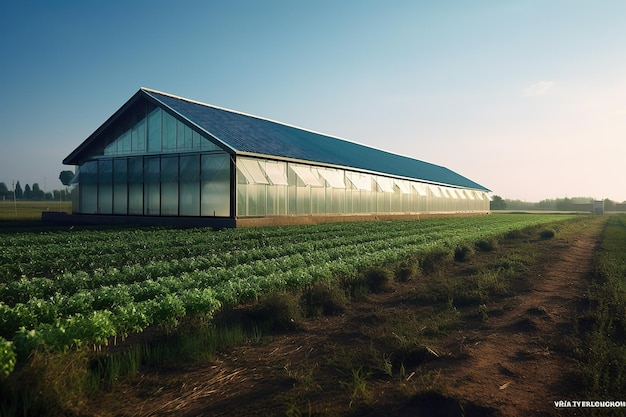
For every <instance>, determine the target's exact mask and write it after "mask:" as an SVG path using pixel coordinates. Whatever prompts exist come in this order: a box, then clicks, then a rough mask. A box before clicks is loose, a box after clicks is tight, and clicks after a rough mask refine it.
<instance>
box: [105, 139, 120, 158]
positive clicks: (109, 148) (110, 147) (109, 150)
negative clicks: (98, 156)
mask: <svg viewBox="0 0 626 417" xmlns="http://www.w3.org/2000/svg"><path fill="white" fill-rule="evenodd" d="M104 154H105V155H107V156H108V155H115V154H117V139H113V140H112V141H111V143H109V144H107V145H106V146H105V147H104Z"/></svg>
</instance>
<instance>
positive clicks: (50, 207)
mask: <svg viewBox="0 0 626 417" xmlns="http://www.w3.org/2000/svg"><path fill="white" fill-rule="evenodd" d="M44 211H62V212H66V213H71V212H72V202H71V201H16V202H13V201H0V222H2V221H16V220H41V213H42V212H44Z"/></svg>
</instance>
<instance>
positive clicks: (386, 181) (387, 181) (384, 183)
mask: <svg viewBox="0 0 626 417" xmlns="http://www.w3.org/2000/svg"><path fill="white" fill-rule="evenodd" d="M374 181H376V184H378V186H379V187H380V190H381V191H382V192H384V193H393V192H395V190H394V189H393V180H392V179H391V178H387V177H379V176H374Z"/></svg>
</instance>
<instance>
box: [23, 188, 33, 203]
mask: <svg viewBox="0 0 626 417" xmlns="http://www.w3.org/2000/svg"><path fill="white" fill-rule="evenodd" d="M32 196H33V192H32V191H31V189H30V185H28V184H26V185H25V186H24V194H23V195H22V197H23V198H24V200H30V199H31V197H32Z"/></svg>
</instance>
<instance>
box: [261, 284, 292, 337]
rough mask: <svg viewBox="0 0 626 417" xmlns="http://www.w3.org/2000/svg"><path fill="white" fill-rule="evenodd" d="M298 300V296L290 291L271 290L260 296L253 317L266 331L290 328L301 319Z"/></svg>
mask: <svg viewBox="0 0 626 417" xmlns="http://www.w3.org/2000/svg"><path fill="white" fill-rule="evenodd" d="M299 301H300V300H299V299H298V296H297V295H296V294H293V293H290V292H271V293H270V294H267V295H265V296H263V297H261V299H260V301H259V305H258V306H257V307H256V309H255V311H254V312H253V319H254V320H255V321H256V322H257V325H258V326H260V327H263V328H264V330H267V331H286V330H292V329H294V328H295V326H296V324H297V323H298V322H299V321H300V320H301V319H302V308H301V306H300V302H299Z"/></svg>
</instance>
